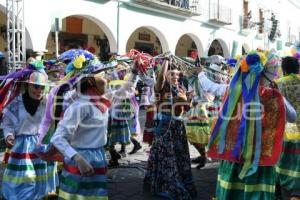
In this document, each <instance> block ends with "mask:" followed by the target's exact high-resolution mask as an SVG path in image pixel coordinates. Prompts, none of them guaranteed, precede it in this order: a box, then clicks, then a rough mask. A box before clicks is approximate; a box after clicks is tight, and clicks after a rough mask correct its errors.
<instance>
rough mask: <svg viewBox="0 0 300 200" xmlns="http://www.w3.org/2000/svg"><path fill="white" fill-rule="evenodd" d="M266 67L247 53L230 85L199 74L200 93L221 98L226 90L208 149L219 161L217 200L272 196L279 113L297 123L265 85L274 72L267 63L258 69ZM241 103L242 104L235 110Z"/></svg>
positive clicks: (279, 134) (279, 138)
mask: <svg viewBox="0 0 300 200" xmlns="http://www.w3.org/2000/svg"><path fill="white" fill-rule="evenodd" d="M265 63H266V59H265V56H264V55H262V54H261V53H256V52H252V53H250V54H248V55H247V57H245V58H243V59H242V61H241V63H240V65H239V66H240V67H239V69H238V71H237V72H236V74H235V75H234V77H233V79H232V81H231V82H230V85H229V86H227V85H225V84H223V85H222V84H221V85H220V84H215V83H213V82H211V81H209V80H208V79H207V78H206V77H205V75H204V73H203V72H201V73H200V74H199V83H200V84H201V85H202V87H203V88H204V90H206V91H209V92H211V93H213V94H215V95H224V94H225V93H226V90H227V88H228V90H229V91H228V93H227V94H226V98H225V100H224V105H223V109H222V111H221V112H220V116H219V118H218V120H217V121H216V123H215V125H214V127H213V129H212V135H211V138H210V142H209V150H208V156H210V157H212V158H217V159H222V161H221V163H220V166H219V173H218V182H217V191H216V197H217V199H274V198H275V168H274V165H275V164H276V162H277V161H278V159H279V155H280V149H281V142H282V134H283V129H284V123H285V115H282V112H285V113H286V120H287V121H290V122H293V121H295V120H296V112H295V110H294V109H293V107H292V106H291V105H290V104H289V103H288V101H286V100H285V99H284V98H283V97H282V96H281V94H280V93H279V92H278V91H277V90H276V89H274V88H268V87H267V86H268V85H269V84H270V82H271V83H272V79H273V78H274V77H273V74H274V71H271V70H275V69H276V68H274V67H272V65H271V64H270V65H269V63H267V64H266V65H265V68H263V65H264V64H265ZM259 82H260V84H261V87H259ZM247 88H248V90H247ZM241 99H243V100H244V102H243V103H244V105H245V106H243V107H242V111H239V112H237V111H238V109H237V108H238V107H237V105H239V104H240V103H241ZM261 104H262V105H263V107H264V110H263V111H261V110H260V105H261ZM242 105H243V104H242ZM246 106H249V107H250V108H249V107H248V108H246ZM244 109H250V110H251V109H253V110H255V111H256V112H245V110H244ZM250 110H248V111H250ZM234 116H235V117H234ZM261 116H263V117H262V118H261Z"/></svg>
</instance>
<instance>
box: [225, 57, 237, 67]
mask: <svg viewBox="0 0 300 200" xmlns="http://www.w3.org/2000/svg"><path fill="white" fill-rule="evenodd" d="M236 63H237V60H236V59H234V58H230V59H228V60H227V62H226V64H227V65H229V66H230V67H235V65H236Z"/></svg>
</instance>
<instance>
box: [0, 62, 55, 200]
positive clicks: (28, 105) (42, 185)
mask: <svg viewBox="0 0 300 200" xmlns="http://www.w3.org/2000/svg"><path fill="white" fill-rule="evenodd" d="M30 67H31V68H30ZM30 67H28V68H25V69H23V70H22V71H20V72H15V73H13V74H9V75H7V77H8V78H10V77H14V78H15V77H18V76H19V75H20V74H23V75H25V74H28V75H29V78H28V79H27V81H25V82H26V84H25V92H24V93H23V94H21V95H19V96H16V97H15V98H13V97H12V96H14V94H13V93H14V92H13V91H11V92H12V93H11V94H13V95H11V94H7V97H8V96H10V95H11V96H10V97H8V99H5V100H3V99H2V101H3V102H6V100H8V102H10V103H9V104H8V105H7V106H5V109H4V110H3V114H4V115H3V123H2V126H3V130H4V136H5V140H6V144H7V146H8V147H12V149H11V153H10V156H9V159H8V163H7V166H6V169H5V171H4V175H3V183H2V190H3V196H4V198H5V199H7V200H17V199H28V200H32V199H41V198H43V197H44V196H46V195H47V194H48V193H49V192H53V191H55V190H56V179H57V177H56V168H55V165H54V163H53V162H46V161H43V160H41V159H39V158H38V157H37V155H35V154H34V148H35V146H36V144H37V143H38V130H39V126H40V123H41V120H42V116H43V114H44V112H45V105H46V99H45V96H44V89H45V86H46V84H47V76H46V75H45V74H44V73H42V72H40V71H37V70H32V66H30ZM10 75H11V76H10ZM24 77H25V76H24ZM6 81H7V82H8V84H7V85H9V84H10V83H12V82H14V81H11V82H10V79H7V80H6ZM17 84H18V83H17ZM17 84H15V86H14V87H18V85H17ZM7 85H6V86H7ZM3 91H4V90H2V92H3ZM17 93H18V92H17ZM17 93H15V95H16V94H17ZM7 97H6V98H7ZM3 102H2V103H3ZM2 103H1V104H2Z"/></svg>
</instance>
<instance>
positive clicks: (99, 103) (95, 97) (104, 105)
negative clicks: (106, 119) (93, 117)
mask: <svg viewBox="0 0 300 200" xmlns="http://www.w3.org/2000/svg"><path fill="white" fill-rule="evenodd" d="M86 94H87V95H88V96H90V98H91V99H90V102H92V103H93V104H94V105H95V106H96V107H97V108H98V109H99V110H100V111H101V112H102V113H104V112H106V110H107V109H108V108H110V107H111V102H110V100H109V99H107V98H105V97H103V96H99V94H98V93H97V92H96V90H95V89H88V90H87V91H86Z"/></svg>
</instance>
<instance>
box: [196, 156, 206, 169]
mask: <svg viewBox="0 0 300 200" xmlns="http://www.w3.org/2000/svg"><path fill="white" fill-rule="evenodd" d="M205 164H206V157H200V162H199V165H197V169H201V168H203V167H204V166H205Z"/></svg>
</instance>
